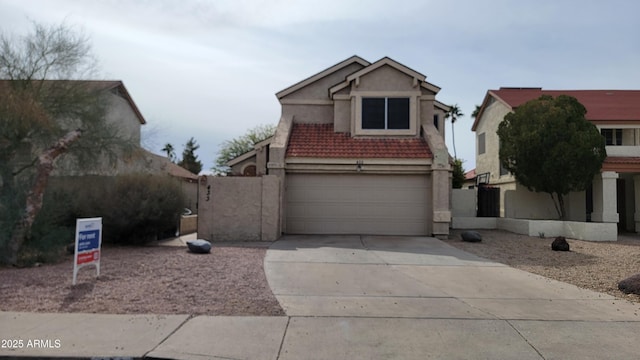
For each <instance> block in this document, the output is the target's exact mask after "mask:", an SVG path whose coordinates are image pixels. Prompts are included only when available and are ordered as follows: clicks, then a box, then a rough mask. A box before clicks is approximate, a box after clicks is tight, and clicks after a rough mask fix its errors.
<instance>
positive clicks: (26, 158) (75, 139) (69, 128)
mask: <svg viewBox="0 0 640 360" xmlns="http://www.w3.org/2000/svg"><path fill="white" fill-rule="evenodd" d="M95 71H96V66H95V60H94V58H93V56H92V54H91V46H90V43H89V40H88V38H87V37H85V36H84V35H82V34H80V33H78V32H76V31H74V30H73V29H71V28H69V27H68V26H66V25H64V24H63V25H59V26H44V25H40V24H34V29H33V31H32V32H31V33H29V34H27V35H26V36H22V37H18V36H15V35H9V34H6V33H2V34H1V35H0V79H2V81H0V262H4V263H9V264H15V263H16V261H17V255H18V252H19V250H20V248H21V246H22V244H23V243H24V241H25V240H26V239H27V238H28V237H29V235H30V231H31V227H32V225H33V222H34V220H35V218H36V216H37V214H38V213H39V211H40V210H41V208H42V202H43V195H44V191H45V188H46V185H47V182H48V179H49V176H50V175H51V172H52V171H53V169H54V167H55V165H56V163H57V162H56V161H57V160H58V159H59V158H61V157H66V156H72V157H75V159H76V161H75V162H76V163H77V164H79V166H82V164H91V163H92V161H91V159H93V160H95V159H97V158H101V159H104V158H106V157H104V155H110V158H111V159H115V157H117V156H118V154H120V155H121V154H122V153H121V152H118V151H116V150H117V149H118V148H120V149H122V148H125V147H129V148H132V147H131V142H128V141H127V140H126V139H124V138H123V137H122V136H121V135H120V134H119V132H118V128H117V127H115V126H114V125H113V124H112V123H110V122H108V121H107V120H106V108H107V105H108V102H107V101H108V100H107V99H106V97H105V90H104V89H101V88H100V87H99V86H97V85H96V83H93V82H88V81H79V80H81V79H86V77H87V76H91V75H93V74H94V73H95ZM52 80H56V81H52Z"/></svg>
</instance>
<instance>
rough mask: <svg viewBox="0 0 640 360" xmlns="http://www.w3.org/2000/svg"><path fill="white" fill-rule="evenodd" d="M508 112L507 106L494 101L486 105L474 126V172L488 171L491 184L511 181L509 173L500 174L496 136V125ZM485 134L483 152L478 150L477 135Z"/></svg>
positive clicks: (498, 145)
mask: <svg viewBox="0 0 640 360" xmlns="http://www.w3.org/2000/svg"><path fill="white" fill-rule="evenodd" d="M508 113H509V108H507V107H506V106H505V105H504V104H502V103H500V102H497V101H494V102H493V103H492V104H491V105H489V106H487V108H486V109H485V110H484V112H483V114H482V118H481V119H480V121H479V122H478V127H477V128H476V131H475V135H476V174H483V173H487V172H488V173H490V174H491V177H490V180H489V183H490V184H491V185H495V184H500V183H505V182H511V181H513V177H512V176H511V175H503V176H500V160H499V149H500V139H499V138H498V133H497V131H498V125H499V124H500V123H501V122H502V120H504V116H505V115H507V114H508ZM483 133H484V134H485V135H484V136H485V152H484V154H480V153H479V151H478V140H477V139H478V136H480V134H483Z"/></svg>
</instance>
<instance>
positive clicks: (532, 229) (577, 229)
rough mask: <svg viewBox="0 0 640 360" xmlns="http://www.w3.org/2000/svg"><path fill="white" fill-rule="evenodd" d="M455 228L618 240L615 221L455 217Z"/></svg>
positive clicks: (582, 238) (581, 238)
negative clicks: (588, 221)
mask: <svg viewBox="0 0 640 360" xmlns="http://www.w3.org/2000/svg"><path fill="white" fill-rule="evenodd" d="M451 224H452V227H453V228H454V229H501V230H506V231H509V232H512V233H516V234H523V235H528V236H541V235H542V236H544V237H547V238H549V237H555V236H564V237H567V238H570V239H579V240H588V241H616V240H618V230H617V226H616V224H614V223H587V222H578V221H553V220H525V219H505V218H469V217H457V218H453V221H452V223H451Z"/></svg>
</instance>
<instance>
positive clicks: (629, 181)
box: [472, 88, 640, 232]
mask: <svg viewBox="0 0 640 360" xmlns="http://www.w3.org/2000/svg"><path fill="white" fill-rule="evenodd" d="M541 95H551V96H554V97H556V96H558V95H569V96H573V97H575V98H576V99H577V100H578V101H579V102H580V103H581V104H582V105H584V106H585V108H586V109H587V113H586V118H587V120H588V121H590V122H592V123H593V124H594V125H595V126H596V127H597V128H598V129H599V130H600V132H601V133H602V135H603V136H604V137H605V139H606V151H607V158H606V160H605V162H604V164H603V166H602V170H601V172H600V174H598V175H597V176H596V177H595V178H594V179H593V185H592V187H591V189H588V190H587V191H583V192H575V193H570V194H569V195H568V196H567V197H566V200H565V202H566V204H565V205H566V209H567V215H568V220H570V221H577V222H595V223H617V224H618V229H619V230H620V231H632V232H640V91H638V90H543V89H541V88H500V89H498V90H489V91H488V92H487V94H486V96H485V98H484V101H483V102H482V105H481V108H480V111H479V113H478V116H477V117H476V120H475V122H474V124H473V127H472V130H473V131H474V132H475V134H476V175H477V176H482V177H483V179H485V180H484V182H486V183H488V184H489V185H490V186H494V187H499V188H500V215H501V217H505V218H512V219H557V213H556V210H555V208H554V205H553V203H552V201H551V199H550V197H549V195H548V194H546V193H534V192H530V191H528V190H527V189H526V187H523V186H522V185H520V184H518V183H516V181H515V178H514V177H513V175H511V174H510V173H508V172H507V171H505V169H503V168H501V166H500V161H499V155H498V152H499V146H500V141H499V138H498V135H497V133H496V131H497V129H498V125H499V124H500V122H501V121H502V120H503V119H504V116H505V115H506V114H508V113H509V112H511V111H513V110H514V109H515V108H517V107H518V106H519V105H521V104H523V103H525V102H527V101H529V100H534V99H537V98H539V97H540V96H541ZM558 176H561V174H558Z"/></svg>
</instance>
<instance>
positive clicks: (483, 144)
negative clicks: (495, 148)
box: [478, 133, 486, 155]
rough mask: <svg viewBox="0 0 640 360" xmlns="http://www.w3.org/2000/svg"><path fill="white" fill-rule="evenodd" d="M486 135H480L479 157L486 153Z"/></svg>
mask: <svg viewBox="0 0 640 360" xmlns="http://www.w3.org/2000/svg"><path fill="white" fill-rule="evenodd" d="M484 137H485V135H484V133H482V134H479V135H478V155H482V154H484V152H485V146H486V145H485V139H484Z"/></svg>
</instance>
